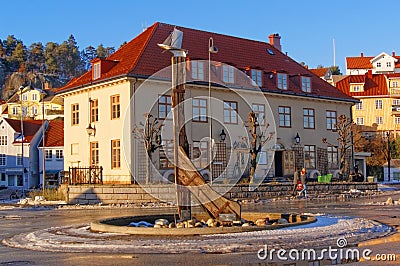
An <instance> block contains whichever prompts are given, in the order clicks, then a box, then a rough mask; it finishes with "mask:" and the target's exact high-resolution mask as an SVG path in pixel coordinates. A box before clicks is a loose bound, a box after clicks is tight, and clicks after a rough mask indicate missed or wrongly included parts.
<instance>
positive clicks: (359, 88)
mask: <svg viewBox="0 0 400 266" xmlns="http://www.w3.org/2000/svg"><path fill="white" fill-rule="evenodd" d="M361 91H364V85H363V84H354V85H350V92H361Z"/></svg>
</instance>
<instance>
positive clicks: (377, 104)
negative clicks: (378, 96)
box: [375, 100, 383, 110]
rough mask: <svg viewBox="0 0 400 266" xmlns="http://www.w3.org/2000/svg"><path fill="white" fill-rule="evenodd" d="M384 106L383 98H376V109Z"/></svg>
mask: <svg viewBox="0 0 400 266" xmlns="http://www.w3.org/2000/svg"><path fill="white" fill-rule="evenodd" d="M382 106H383V103H382V100H375V109H376V110H381V109H382Z"/></svg>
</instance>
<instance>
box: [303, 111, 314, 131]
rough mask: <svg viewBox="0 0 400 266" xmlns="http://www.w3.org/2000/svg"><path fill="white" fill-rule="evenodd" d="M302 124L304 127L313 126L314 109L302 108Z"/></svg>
mask: <svg viewBox="0 0 400 266" xmlns="http://www.w3.org/2000/svg"><path fill="white" fill-rule="evenodd" d="M303 125H304V128H315V111H314V109H309V108H304V109H303Z"/></svg>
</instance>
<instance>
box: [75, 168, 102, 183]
mask: <svg viewBox="0 0 400 266" xmlns="http://www.w3.org/2000/svg"><path fill="white" fill-rule="evenodd" d="M68 184H70V185H80V184H103V167H102V166H89V167H69V170H68Z"/></svg>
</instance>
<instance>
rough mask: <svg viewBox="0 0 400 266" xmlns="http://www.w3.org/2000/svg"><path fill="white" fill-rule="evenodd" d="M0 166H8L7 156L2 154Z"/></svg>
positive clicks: (0, 155)
mask: <svg viewBox="0 0 400 266" xmlns="http://www.w3.org/2000/svg"><path fill="white" fill-rule="evenodd" d="M0 165H1V166H5V165H7V155H6V154H5V153H1V154H0Z"/></svg>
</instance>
